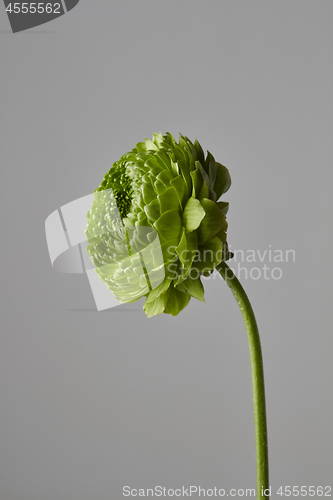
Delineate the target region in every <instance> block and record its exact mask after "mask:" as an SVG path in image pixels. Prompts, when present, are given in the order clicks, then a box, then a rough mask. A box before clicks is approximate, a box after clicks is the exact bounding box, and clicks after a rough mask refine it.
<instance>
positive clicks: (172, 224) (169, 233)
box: [153, 209, 182, 241]
mask: <svg viewBox="0 0 333 500" xmlns="http://www.w3.org/2000/svg"><path fill="white" fill-rule="evenodd" d="M153 225H154V227H155V229H157V231H158V234H159V236H160V238H162V240H165V241H168V240H173V239H175V238H178V236H179V233H180V230H181V227H182V221H181V218H180V215H179V210H176V209H174V210H168V211H167V212H164V213H163V214H162V215H161V217H160V218H159V219H157V221H156V222H154V224H153Z"/></svg>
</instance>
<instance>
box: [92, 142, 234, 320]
mask: <svg viewBox="0 0 333 500" xmlns="http://www.w3.org/2000/svg"><path fill="white" fill-rule="evenodd" d="M230 184H231V179H230V175H229V172H228V169H227V168H226V167H224V166H223V165H221V163H218V162H216V161H215V159H214V157H213V156H212V155H211V154H210V153H209V152H208V153H207V155H206V156H205V155H204V152H203V150H202V148H201V146H200V144H199V143H198V142H197V141H195V142H194V143H193V144H192V142H191V141H190V140H189V139H188V138H187V137H184V136H182V135H180V138H179V142H177V141H176V140H175V139H174V137H173V136H172V135H171V134H169V133H167V134H165V135H162V134H161V133H159V134H153V138H152V140H149V139H146V140H145V142H140V143H138V144H137V145H136V147H135V148H134V149H132V151H131V152H129V153H126V154H124V155H123V156H122V157H121V158H120V159H119V160H118V161H117V162H115V163H114V164H113V166H112V167H111V168H110V170H109V171H108V172H107V173H106V174H105V176H104V178H103V181H102V183H101V185H100V186H99V187H98V188H97V189H96V191H95V201H94V203H93V205H92V207H91V209H90V211H89V212H88V214H87V218H88V224H87V228H86V236H87V240H88V243H89V245H88V247H87V251H88V253H89V255H90V258H91V260H92V261H93V262H94V264H95V266H96V271H97V273H98V275H99V277H100V278H101V279H102V280H103V281H104V282H105V283H106V284H107V286H108V287H109V288H110V289H111V290H112V292H113V293H114V294H115V295H116V297H117V298H118V299H119V300H120V302H124V303H125V302H133V301H135V300H138V299H139V298H140V297H142V296H146V301H145V304H144V311H145V312H146V314H147V316H148V317H150V316H153V315H155V314H160V313H162V312H164V313H169V314H172V315H174V316H175V315H177V314H178V313H179V312H180V311H181V310H182V309H183V308H184V307H186V305H187V304H188V303H189V301H190V299H191V297H194V298H196V299H199V300H201V301H204V290H203V285H202V283H201V280H200V276H201V275H205V276H207V275H209V274H210V273H211V272H212V271H213V270H214V268H215V267H216V266H217V265H218V264H219V263H220V262H221V261H223V260H227V259H228V258H229V257H230V254H229V252H228V247H227V239H226V230H227V226H228V225H227V221H226V213H227V210H228V203H227V202H224V201H218V200H219V198H220V196H221V195H222V194H223V193H225V192H226V191H227V190H228V189H229V187H230Z"/></svg>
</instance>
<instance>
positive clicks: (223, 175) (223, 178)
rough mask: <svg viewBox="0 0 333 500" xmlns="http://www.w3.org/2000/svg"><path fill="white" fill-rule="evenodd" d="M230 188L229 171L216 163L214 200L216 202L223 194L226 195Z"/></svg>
mask: <svg viewBox="0 0 333 500" xmlns="http://www.w3.org/2000/svg"><path fill="white" fill-rule="evenodd" d="M230 186H231V177H230V174H229V170H228V169H227V167H225V166H224V165H221V163H218V162H217V163H216V181H215V184H214V191H215V193H216V199H217V200H218V199H219V198H220V196H222V194H223V193H226V192H227V191H228V189H229V188H230Z"/></svg>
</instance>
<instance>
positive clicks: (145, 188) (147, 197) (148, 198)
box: [142, 182, 156, 205]
mask: <svg viewBox="0 0 333 500" xmlns="http://www.w3.org/2000/svg"><path fill="white" fill-rule="evenodd" d="M142 195H143V201H144V202H145V205H149V203H150V202H152V201H153V200H156V193H155V191H154V189H153V186H152V185H151V184H150V183H147V182H145V183H144V184H142Z"/></svg>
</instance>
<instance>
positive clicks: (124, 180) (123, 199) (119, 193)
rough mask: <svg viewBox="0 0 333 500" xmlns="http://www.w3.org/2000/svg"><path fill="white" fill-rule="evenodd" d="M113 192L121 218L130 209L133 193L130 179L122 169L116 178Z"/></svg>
mask: <svg viewBox="0 0 333 500" xmlns="http://www.w3.org/2000/svg"><path fill="white" fill-rule="evenodd" d="M113 194H114V197H115V199H116V202H117V207H118V210H119V214H120V217H121V218H122V219H123V218H124V217H126V215H127V214H128V212H129V211H130V209H131V205H132V195H133V188H132V181H131V179H130V178H129V177H128V175H127V174H126V172H125V171H124V170H123V172H122V173H121V176H120V178H119V179H118V182H117V185H116V186H114V187H113Z"/></svg>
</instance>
